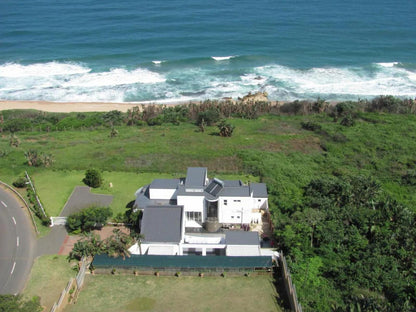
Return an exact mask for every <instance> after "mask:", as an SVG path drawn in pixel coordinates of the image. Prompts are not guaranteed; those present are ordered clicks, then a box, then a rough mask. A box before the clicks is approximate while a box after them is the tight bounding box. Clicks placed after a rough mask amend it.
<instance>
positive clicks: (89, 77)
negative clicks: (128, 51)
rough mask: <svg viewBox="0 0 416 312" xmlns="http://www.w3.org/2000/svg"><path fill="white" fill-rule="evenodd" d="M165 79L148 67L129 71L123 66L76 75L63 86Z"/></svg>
mask: <svg viewBox="0 0 416 312" xmlns="http://www.w3.org/2000/svg"><path fill="white" fill-rule="evenodd" d="M164 81H165V79H164V78H163V76H161V75H160V74H158V73H154V72H151V71H149V70H147V69H140V68H139V69H135V70H133V71H128V70H125V69H122V68H115V69H112V70H110V71H108V72H102V73H88V74H85V75H80V76H78V77H74V78H73V79H70V80H69V81H67V82H64V83H63V84H62V86H63V87H74V86H80V87H105V86H119V85H129V84H134V83H143V84H145V83H158V82H164Z"/></svg>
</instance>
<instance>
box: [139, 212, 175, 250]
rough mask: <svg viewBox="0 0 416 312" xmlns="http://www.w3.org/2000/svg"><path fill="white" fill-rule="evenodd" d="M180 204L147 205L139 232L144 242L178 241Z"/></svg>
mask: <svg viewBox="0 0 416 312" xmlns="http://www.w3.org/2000/svg"><path fill="white" fill-rule="evenodd" d="M182 209H183V207H182V206H147V207H146V208H145V210H144V212H143V220H142V229H141V233H142V234H143V235H144V240H143V241H144V242H154V243H179V242H180V240H181V239H182V222H183V220H182Z"/></svg>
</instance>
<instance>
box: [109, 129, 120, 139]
mask: <svg viewBox="0 0 416 312" xmlns="http://www.w3.org/2000/svg"><path fill="white" fill-rule="evenodd" d="M116 136H118V131H117V129H115V128H114V127H113V128H111V132H110V138H115V137H116Z"/></svg>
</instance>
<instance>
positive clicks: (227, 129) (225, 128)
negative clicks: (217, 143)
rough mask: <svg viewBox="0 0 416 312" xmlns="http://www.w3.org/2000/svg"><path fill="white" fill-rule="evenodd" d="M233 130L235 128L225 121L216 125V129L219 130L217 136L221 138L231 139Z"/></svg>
mask: <svg viewBox="0 0 416 312" xmlns="http://www.w3.org/2000/svg"><path fill="white" fill-rule="evenodd" d="M234 128H235V127H234V126H233V125H232V124H230V123H228V122H227V121H226V120H222V121H221V123H220V124H219V125H218V129H219V130H220V133H219V134H220V136H222V137H231V136H232V135H233V131H234Z"/></svg>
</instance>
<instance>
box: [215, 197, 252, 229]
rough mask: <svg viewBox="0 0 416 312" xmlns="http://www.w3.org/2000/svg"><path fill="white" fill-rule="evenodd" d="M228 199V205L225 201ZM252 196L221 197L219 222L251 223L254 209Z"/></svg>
mask: <svg viewBox="0 0 416 312" xmlns="http://www.w3.org/2000/svg"><path fill="white" fill-rule="evenodd" d="M225 200H226V201H227V205H225V204H224V201H225ZM252 205H253V202H252V198H251V197H222V196H221V197H220V199H219V201H218V222H220V223H235V224H242V223H250V222H251V211H252V208H253V207H252Z"/></svg>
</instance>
